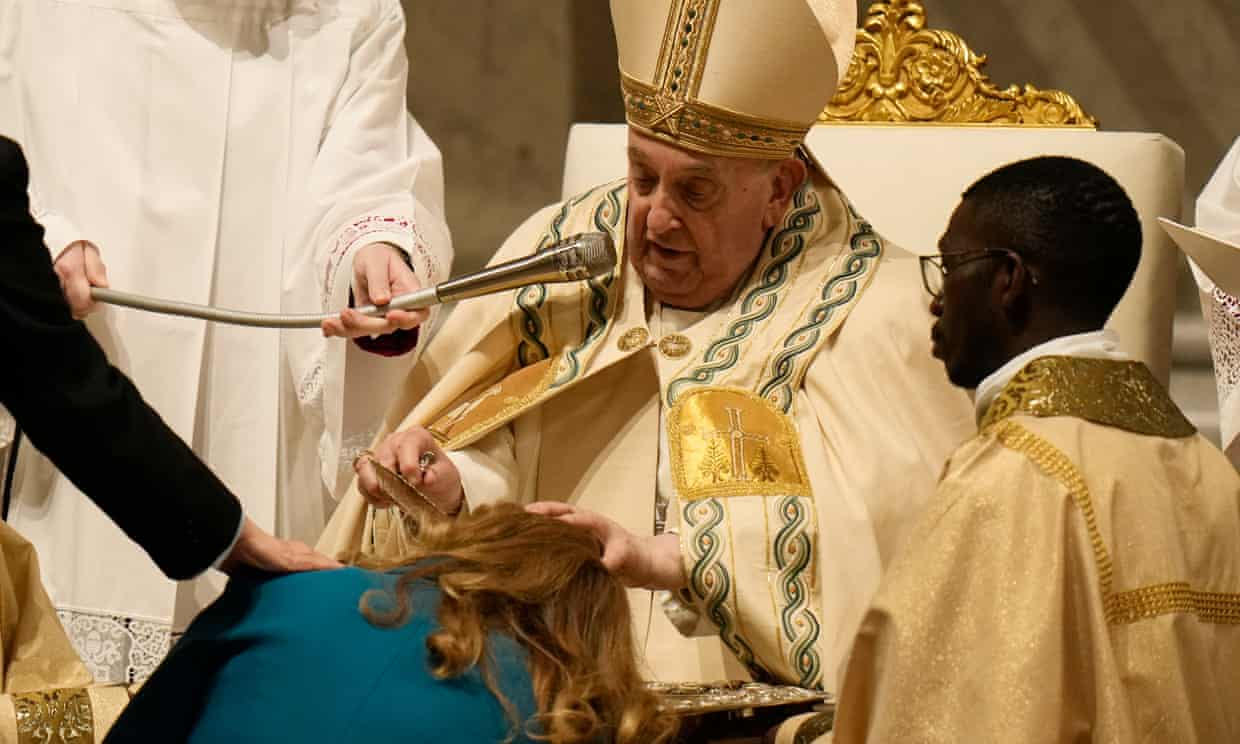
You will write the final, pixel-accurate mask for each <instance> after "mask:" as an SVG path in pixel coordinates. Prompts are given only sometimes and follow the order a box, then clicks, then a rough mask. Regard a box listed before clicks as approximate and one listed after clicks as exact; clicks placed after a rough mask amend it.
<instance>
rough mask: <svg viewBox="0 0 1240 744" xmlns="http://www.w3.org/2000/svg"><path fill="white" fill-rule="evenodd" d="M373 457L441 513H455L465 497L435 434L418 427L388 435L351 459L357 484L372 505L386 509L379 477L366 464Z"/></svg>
mask: <svg viewBox="0 0 1240 744" xmlns="http://www.w3.org/2000/svg"><path fill="white" fill-rule="evenodd" d="M371 458H373V459H374V460H375V461H376V462H378V463H379V464H380V465H382V466H384V467H385V468H387V469H388V470H391V471H392V472H395V473H400V474H401V475H403V476H405V480H407V481H409V482H410V483H411V484H413V486H414V487H415V488H417V489H418V490H419V491H421V492H422V495H423V496H425V497H426V498H428V499H430V500H431V501H432V502H433V503H434V504H435V506H437V507H439V510H440V511H442V512H443V513H444V514H456V513H457V512H458V511H460V509H461V504H462V502H464V500H465V491H464V488H463V487H462V486H461V473H460V471H458V470H457V469H456V465H454V464H453V463H452V459H451V458H449V457H448V456H447V455H446V454H445V453H444V451H443V450H442V449H440V447H439V445H438V444H437V443H436V442H435V437H433V436H431V433H430V432H429V431H427V430H426V429H424V428H422V427H421V426H414V427H412V428H409V429H406V430H404V431H398V432H394V433H392V434H389V435H388V436H387V437H386V438H384V440H383V441H382V442H380V443H379V446H378V447H376V448H375V450H374V452H371V453H369V454H366V455H363V456H361V457H358V458H357V459H356V460H354V461H353V470H354V472H356V473H357V487H358V490H359V491H361V492H362V496H364V497H365V498H366V500H367V501H369V502H370V504H371V505H372V506H375V507H379V508H386V507H389V506H391V505H392V502H391V501H389V500H388V498H387V497H386V496H384V495H383V491H382V490H381V489H380V488H379V479H378V477H377V476H376V475H375V469H374V468H373V467H371V465H370V462H369V461H370V459H371Z"/></svg>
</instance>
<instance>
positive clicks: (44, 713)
mask: <svg viewBox="0 0 1240 744" xmlns="http://www.w3.org/2000/svg"><path fill="white" fill-rule="evenodd" d="M13 709H14V711H15V712H16V713H17V744H94V741H95V721H94V714H93V712H92V709H91V704H90V697H89V696H88V695H87V694H86V690H85V688H82V687H72V688H64V689H58V690H48V691H46V692H27V693H21V694H17V695H14V696H13Z"/></svg>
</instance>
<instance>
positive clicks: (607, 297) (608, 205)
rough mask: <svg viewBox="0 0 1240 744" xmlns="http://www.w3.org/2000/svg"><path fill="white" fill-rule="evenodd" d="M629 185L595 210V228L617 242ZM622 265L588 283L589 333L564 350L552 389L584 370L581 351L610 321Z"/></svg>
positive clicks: (612, 192) (614, 190) (611, 193)
mask: <svg viewBox="0 0 1240 744" xmlns="http://www.w3.org/2000/svg"><path fill="white" fill-rule="evenodd" d="M627 185H628V184H627V183H626V182H625V181H621V182H620V183H619V185H617V186H615V187H613V188H611V189H610V190H609V191H608V192H607V195H606V197H605V198H604V199H603V201H602V203H601V204H599V205H598V207H596V208H595V210H594V227H595V228H596V229H598V230H602V231H605V232H606V233H607V234H608V235H610V236H611V239H612V240H613V241H616V242H619V236H618V233H617V227H618V225H619V224H620V217H621V215H622V213H623V210H622V209H621V208H620V193H621V192H622V191H624V189H625V188H626V187H627ZM620 268H621V267H619V266H617V267H616V268H615V269H613V270H611V271H610V272H608V273H607V274H604V275H603V276H601V277H598V278H596V279H590V280H588V281H587V282H586V284H587V286H588V287H589V288H590V301H589V304H588V305H587V307H586V316H587V318H588V322H587V324H586V332H585V334H584V338H583V340H582V342H581V344H580V345H579V346H577V347H576V348H574V349H569V350H567V351H565V353H564V361H565V362H566V363H567V364H566V366H565V368H564V370H563V371H562V372H561V373H560V374H559V375H557V376H556V378H555V379H554V380H552V382H551V388H552V389H554V388H557V387H560V386H562V385H566V384H567V383H569V382H572V381H573V380H574V379H576V377H577V375H578V374H579V373H580V372H581V362H580V361H579V358H580V356H581V354H582V353H583V352H584V351H585V350H586V349H588V348H589V347H590V346H592V345H593V344H594V342H596V341H598V340H599V339H600V338H602V336H603V332H604V331H605V330H606V329H607V324H608V322H609V320H610V318H609V317H608V315H609V313H610V309H611V287H612V285H613V284H614V283H615V280H616V276H617V274H618V273H619V271H620Z"/></svg>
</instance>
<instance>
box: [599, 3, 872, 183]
mask: <svg viewBox="0 0 1240 744" xmlns="http://www.w3.org/2000/svg"><path fill="white" fill-rule="evenodd" d="M611 17H612V22H613V24H614V25H615V28H616V45H617V47H618V48H619V52H620V85H621V88H622V89H623V91H624V108H625V115H626V118H627V119H628V122H629V126H632V127H635V128H637V129H638V130H640V131H642V132H645V133H646V134H650V135H653V136H655V137H658V138H659V139H662V140H665V141H667V142H671V143H673V144H675V145H678V146H681V147H685V148H688V149H691V150H696V151H698V152H704V153H708V154H711V155H723V156H729V157H750V158H767V159H778V158H785V157H788V156H789V155H791V154H792V153H793V152H794V151H795V150H796V148H797V147H798V146H799V145H800V144H801V141H802V140H803V139H804V138H805V134H806V132H808V131H809V128H810V127H811V126H812V125H813V123H814V121H815V120H816V119H817V117H818V113H819V112H820V111H822V109H823V107H824V106H826V104H827V101H829V100H830V99H831V96H832V95H834V94H835V88H836V86H837V85H838V84H839V81H840V78H841V77H842V76H843V75H844V74H845V73H846V72H847V71H848V63H849V60H850V58H851V56H852V49H853V42H854V41H855V38H856V25H857V9H856V3H855V2H854V0H611Z"/></svg>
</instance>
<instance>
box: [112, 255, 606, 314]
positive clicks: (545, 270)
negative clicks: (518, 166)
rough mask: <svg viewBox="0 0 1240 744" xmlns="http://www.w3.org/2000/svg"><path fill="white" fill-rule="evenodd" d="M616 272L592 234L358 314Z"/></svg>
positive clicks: (146, 306) (180, 306)
mask: <svg viewBox="0 0 1240 744" xmlns="http://www.w3.org/2000/svg"><path fill="white" fill-rule="evenodd" d="M615 268H616V247H615V244H614V243H613V241H612V239H611V235H609V234H607V233H605V232H589V233H579V234H577V235H570V236H568V237H567V238H564V239H563V240H560V241H559V242H556V243H553V244H551V245H549V246H547V247H546V248H543V249H541V250H539V251H538V252H537V253H534V254H533V255H530V256H525V257H522V258H517V259H513V260H512V261H505V262H504V263H502V264H497V265H495V266H491V267H488V268H485V269H482V270H481V271H476V272H474V273H472V274H465V275H464V276H459V277H455V278H453V279H448V280H447V281H445V282H441V283H440V284H437V285H435V286H433V287H426V288H424V289H419V290H417V291H416V292H410V293H408V294H403V295H397V296H396V297H393V298H392V301H391V302H389V303H388V304H386V305H366V306H363V307H359V308H355V309H356V310H357V311H358V312H359V313H362V314H363V315H371V316H382V315H383V314H384V313H386V312H387V311H388V310H421V309H423V308H428V307H431V306H432V305H439V304H444V303H450V302H459V301H461V300H466V299H470V298H472V297H481V296H482V295H488V294H494V293H496V292H503V291H505V290H509V289H515V288H517V287H524V286H527V285H530V284H552V283H557V282H574V281H580V280H583V279H590V278H594V277H599V276H603V275H604V274H606V273H608V272H609V271H612V270H613V269H615ZM90 296H91V299H93V300H96V301H98V302H105V303H107V304H109V305H119V306H122V307H131V308H135V309H138V310H145V311H147V312H152V313H162V314H164V315H180V316H183V317H187V318H200V319H202V320H210V321H214V322H217V323H229V324H232V325H243V326H254V327H258V328H318V327H319V325H320V324H321V323H322V322H323V321H324V320H327V319H328V318H335V317H337V316H338V315H339V313H323V314H317V315H315V314H309V315H275V314H271V313H250V312H245V311H242V310H228V309H225V308H219V307H211V306H209V305H194V304H190V303H188V302H175V301H172V300H161V299H157V298H154V297H145V296H142V295H137V294H132V293H129V292H118V291H116V290H114V289H105V288H103V287H91V289H90Z"/></svg>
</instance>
